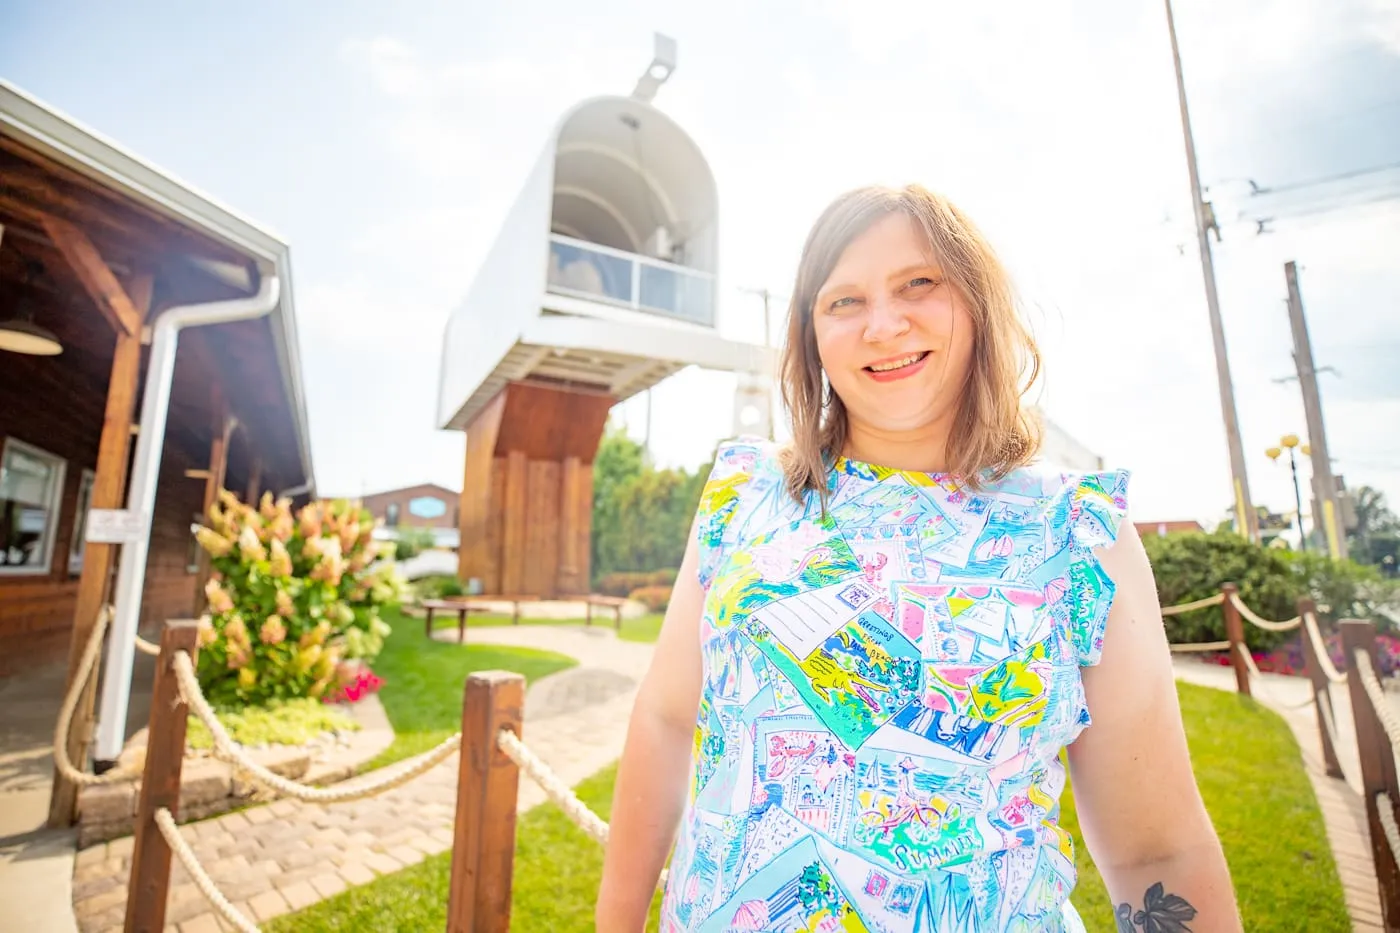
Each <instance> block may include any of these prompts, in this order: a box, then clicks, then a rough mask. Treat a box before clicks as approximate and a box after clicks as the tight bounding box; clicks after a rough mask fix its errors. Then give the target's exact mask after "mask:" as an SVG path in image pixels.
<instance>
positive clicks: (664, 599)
mask: <svg viewBox="0 0 1400 933" xmlns="http://www.w3.org/2000/svg"><path fill="white" fill-rule="evenodd" d="M627 598H628V599H635V600H636V601H637V602H639V603H641V604H642V605H643V606H646V607H647V612H665V611H666V607H667V606H668V605H670V603H671V588H670V587H669V586H639V587H637V588H636V589H635V590H633V591H632V592H631V593H628V594H627Z"/></svg>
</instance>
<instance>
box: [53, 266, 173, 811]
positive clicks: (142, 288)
mask: <svg viewBox="0 0 1400 933" xmlns="http://www.w3.org/2000/svg"><path fill="white" fill-rule="evenodd" d="M127 287H128V289H129V291H130V302H131V304H132V305H134V306H135V307H136V308H138V309H139V310H140V311H141V313H142V315H143V316H144V315H145V314H146V313H147V312H148V311H149V310H150V307H151V295H152V293H153V291H154V280H153V279H152V277H151V276H149V275H140V276H136V277H134V278H132V280H131V281H130V282H129V283H127ZM140 384H141V336H140V329H139V328H138V329H137V333H135V334H128V333H126V332H125V331H124V330H122V331H118V332H117V342H116V348H115V349H114V351H113V353H112V372H111V374H110V375H109V376H108V378H107V404H106V410H105V411H104V413H103V415H102V437H101V439H100V440H99V441H98V445H97V470H96V473H95V475H94V477H93V481H92V498H91V500H90V501H89V508H93V509H119V508H121V507H122V503H123V502H125V501H126V470H127V463H128V461H129V459H130V451H131V434H132V423H131V419H132V414H133V413H134V412H135V410H136V395H137V389H138V388H139V386H140ZM74 533H75V534H76V530H75V532H74ZM116 549H117V545H115V544H100V543H97V542H92V543H90V544H88V545H87V547H86V548H85V549H84V551H83V571H82V575H81V577H79V579H78V596H77V600H76V605H75V606H74V609H73V634H72V637H71V638H70V640H69V642H68V677H67V679H66V680H65V681H64V683H65V692H67V690H71V689H72V687H73V681H74V679H75V678H76V676H77V673H78V665H79V664H80V663H81V661H82V658H83V650H84V649H85V648H86V647H87V643H88V639H89V638H90V637H91V636H92V630H93V627H94V626H96V625H97V614H98V612H100V611H101V609H102V603H103V601H104V600H106V598H107V586H108V580H109V579H110V578H111V574H112V569H113V565H114V564H115V562H116V561H115V557H116ZM96 696H97V677H96V675H95V674H94V676H92V677H90V678H88V682H87V685H86V686H85V687H84V688H83V691H82V693H81V694H80V695H79V697H78V705H77V707H76V708H75V709H74V710H73V726H72V729H71V730H70V731H69V733H68V760H69V761H73V762H79V763H86V761H87V751H88V742H89V741H90V739H91V737H92V710H93V702H94V699H95V698H96ZM79 767H82V764H79ZM77 812H78V788H77V785H75V784H73V783H71V782H69V781H68V780H66V779H65V778H64V777H63V776H62V775H61V774H59V773H58V771H57V770H55V771H54V778H53V792H52V794H51V795H50V797H49V826H51V827H54V828H59V827H63V826H71V825H72V824H73V821H74V819H75V818H76V817H77Z"/></svg>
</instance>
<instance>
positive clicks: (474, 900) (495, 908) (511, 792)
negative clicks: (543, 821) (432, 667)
mask: <svg viewBox="0 0 1400 933" xmlns="http://www.w3.org/2000/svg"><path fill="white" fill-rule="evenodd" d="M464 693H465V696H464V697H463V701H462V753H461V765H460V768H459V770H458V773H457V818H456V821H455V824H454V827H453V832H452V878H451V887H450V889H449V893H448V898H447V930H448V933H508V931H509V930H510V886H511V871H512V869H513V867H514V862H515V806H516V796H517V794H518V792H519V787H520V772H519V769H518V768H516V766H515V763H514V762H513V761H511V760H510V759H509V758H507V757H506V755H505V753H504V752H502V751H501V749H500V746H498V745H497V744H496V735H497V733H499V732H500V730H502V729H506V730H508V731H511V732H514V733H515V734H516V735H517V736H518V735H520V731H521V716H522V711H523V709H524V705H525V678H524V677H522V676H520V675H519V674H516V673H512V672H510V671H480V672H478V673H475V674H472V675H471V676H469V677H468V678H467V685H466V689H465V691H464Z"/></svg>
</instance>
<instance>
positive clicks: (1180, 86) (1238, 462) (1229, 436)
mask: <svg viewBox="0 0 1400 933" xmlns="http://www.w3.org/2000/svg"><path fill="white" fill-rule="evenodd" d="M1165 2H1166V6H1167V33H1168V35H1170V36H1171V43H1172V65H1173V66H1174V67H1175V69H1176V96H1177V100H1178V102H1179V103H1180V105H1181V132H1182V135H1183V136H1184V137H1185V141H1186V170H1187V172H1188V173H1189V174H1190V176H1191V206H1192V208H1193V210H1194V211H1195V215H1196V239H1197V242H1198V244H1199V245H1200V249H1201V275H1202V278H1203V279H1204V280H1205V286H1206V308H1207V310H1208V311H1209V312H1210V332H1211V337H1212V338H1213V339H1214V341H1215V369H1216V375H1217V377H1218V379H1219V382H1220V411H1221V414H1222V415H1223V416H1224V418H1225V440H1226V443H1227V444H1228V445H1229V448H1230V476H1231V478H1232V480H1233V481H1234V494H1235V527H1236V528H1238V529H1239V532H1240V534H1241V535H1243V536H1244V537H1246V538H1248V539H1249V540H1250V541H1255V542H1257V541H1258V540H1259V516H1258V515H1256V514H1255V512H1254V505H1253V502H1252V501H1251V500H1250V497H1249V475H1248V473H1247V472H1246V470H1245V465H1244V443H1243V442H1242V441H1241V440H1240V422H1239V415H1238V414H1237V413H1236V411H1235V388H1234V383H1233V381H1232V380H1231V378H1230V359H1229V355H1228V353H1227V352H1226V348H1225V325H1224V322H1223V321H1222V320H1221V318H1220V297H1219V296H1218V295H1217V294H1216V290H1215V261H1214V259H1213V257H1212V256H1211V251H1210V231H1211V230H1215V232H1216V235H1217V236H1219V234H1220V229H1219V227H1217V226H1216V223H1215V211H1214V210H1212V208H1211V206H1210V203H1209V202H1207V201H1205V200H1204V199H1203V198H1202V197H1201V176H1200V173H1199V172H1198V171H1197V169H1196V141H1195V138H1194V137H1193V136H1192V135H1191V114H1190V112H1189V111H1188V110H1187V107H1186V82H1185V80H1184V79H1183V78H1182V74H1181V51H1180V50H1179V49H1178V48H1177V44H1176V20H1175V19H1174V18H1173V16H1172V0H1165ZM1314 449H1316V448H1314Z"/></svg>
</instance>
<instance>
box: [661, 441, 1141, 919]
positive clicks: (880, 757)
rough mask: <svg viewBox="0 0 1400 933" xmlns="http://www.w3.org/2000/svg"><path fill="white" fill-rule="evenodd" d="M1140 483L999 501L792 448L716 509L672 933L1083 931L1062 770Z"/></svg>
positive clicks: (706, 527) (1042, 472)
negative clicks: (796, 472) (1103, 553)
mask: <svg viewBox="0 0 1400 933" xmlns="http://www.w3.org/2000/svg"><path fill="white" fill-rule="evenodd" d="M1127 480H1128V475H1127V473H1126V472H1122V471H1117V472H1105V473H1089V474H1083V475H1069V474H1062V473H1058V472H1053V473H1052V472H1049V471H1048V470H1047V469H1043V468H1039V467H1029V468H1025V469H1022V470H1018V471H1017V472H1015V473H1013V474H1012V475H1011V476H1009V477H1007V478H1006V479H1004V480H1002V481H1000V482H997V483H995V484H994V485H991V486H989V487H987V488H985V489H983V490H982V491H979V492H976V493H972V492H968V491H965V490H962V491H960V490H959V489H958V488H957V487H956V486H955V485H954V484H953V483H951V482H950V481H949V480H948V479H947V478H946V477H943V476H939V475H934V474H926V473H914V472H910V471H902V470H891V469H885V468H881V467H874V466H871V465H869V464H863V463H857V462H854V461H851V460H846V459H842V460H838V461H837V463H836V464H835V467H834V469H833V471H832V480H831V482H832V486H831V488H832V490H833V492H832V496H831V500H830V504H829V506H828V512H827V515H826V517H825V518H823V517H822V515H821V510H820V506H819V505H818V504H817V497H816V496H811V497H810V502H809V503H808V504H807V505H805V506H799V505H798V504H797V503H796V502H794V501H793V499H792V497H791V496H789V495H788V494H787V492H786V491H785V490H784V488H783V481H782V475H781V470H780V467H779V465H778V463H777V460H776V451H775V450H774V448H772V447H771V446H770V445H768V444H767V443H766V442H759V441H749V440H740V441H734V442H729V443H727V444H725V445H724V446H722V447H721V449H720V452H719V456H718V459H717V460H716V463H715V467H714V470H713V472H712V474H711V476H710V478H709V481H708V483H707V485H706V487H705V491H704V494H703V496H702V498H701V502H700V516H699V531H698V533H699V537H700V540H699V547H700V581H701V584H702V585H703V586H704V587H705V589H706V598H705V611H704V618H703V621H702V623H701V640H702V648H703V655H704V687H703V691H702V696H701V702H700V710H699V716H698V720H697V724H696V731H695V748H694V753H693V754H694V757H693V762H692V767H693V772H692V781H691V786H690V791H689V798H688V803H687V806H686V809H685V816H684V819H683V822H682V826H681V833H680V836H679V838H678V841H677V845H676V849H675V853H674V856H673V860H672V869H671V875H670V880H669V883H668V886H667V890H666V896H665V903H664V906H663V908H662V929H663V930H669V931H698V933H714V931H722V930H724V931H727V930H764V931H774V933H789V931H799V930H801V931H836V930H840V931H860V930H869V931H889V933H896V931H897V933H912V931H939V933H963V931H967V933H974V931H975V933H1017V931H1031V930H1035V931H1060V930H1064V931H1075V933H1077V931H1082V930H1083V926H1082V924H1081V922H1080V920H1079V918H1078V915H1077V914H1075V912H1074V909H1073V908H1072V907H1071V906H1070V904H1069V895H1070V891H1071V889H1072V888H1073V887H1074V882H1075V877H1076V875H1075V869H1074V852H1073V849H1072V845H1071V842H1070V838H1069V835H1068V834H1067V833H1066V832H1065V831H1064V830H1062V829H1060V827H1059V826H1058V825H1057V817H1058V814H1059V798H1060V792H1061V791H1062V790H1063V789H1064V785H1065V774H1064V768H1063V766H1062V765H1061V764H1060V761H1059V758H1058V756H1059V754H1060V751H1061V749H1063V748H1064V746H1065V745H1067V744H1068V743H1069V742H1071V741H1073V740H1074V738H1075V736H1077V735H1078V734H1079V732H1080V731H1081V730H1082V729H1083V728H1084V727H1085V726H1087V725H1088V724H1089V712H1088V709H1087V707H1086V705H1085V701H1084V689H1083V685H1082V683H1081V680H1080V666H1081V665H1089V664H1094V663H1096V662H1097V661H1098V658H1099V653H1100V650H1101V647H1102V642H1103V633H1104V625H1105V622H1106V621H1107V616H1108V608H1109V603H1110V602H1111V600H1112V597H1113V583H1112V581H1111V580H1109V579H1108V577H1107V575H1106V574H1105V573H1104V571H1103V570H1102V568H1101V567H1100V565H1099V562H1098V559H1097V558H1096V556H1095V555H1094V553H1093V551H1094V549H1095V548H1098V547H1100V546H1103V545H1107V544H1109V543H1111V542H1112V541H1113V540H1114V537H1115V536H1116V534H1117V530H1118V523H1119V521H1120V520H1121V519H1122V517H1123V515H1124V513H1125V503H1124V493H1125V490H1126V486H1127Z"/></svg>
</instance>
